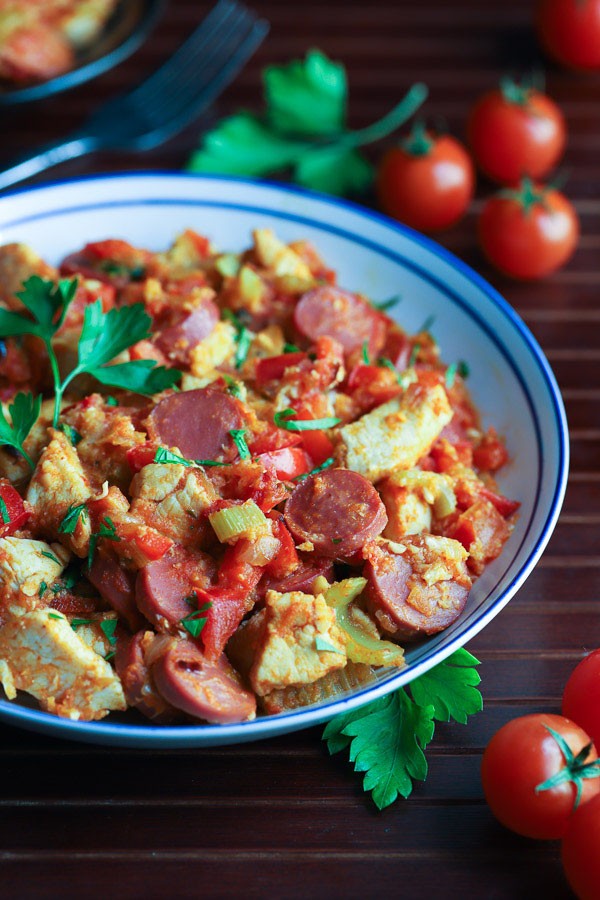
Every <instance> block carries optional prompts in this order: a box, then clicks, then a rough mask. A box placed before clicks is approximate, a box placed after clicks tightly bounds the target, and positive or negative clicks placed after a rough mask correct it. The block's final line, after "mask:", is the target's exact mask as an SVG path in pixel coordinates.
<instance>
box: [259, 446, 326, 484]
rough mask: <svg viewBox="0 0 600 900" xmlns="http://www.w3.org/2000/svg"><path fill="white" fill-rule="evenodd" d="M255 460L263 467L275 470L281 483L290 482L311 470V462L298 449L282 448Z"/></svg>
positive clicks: (261, 455) (304, 453)
mask: <svg viewBox="0 0 600 900" xmlns="http://www.w3.org/2000/svg"><path fill="white" fill-rule="evenodd" d="M256 459H257V460H258V461H259V462H260V463H261V464H262V465H263V466H264V467H265V468H273V469H275V473H276V475H277V477H278V478H279V479H280V480H281V481H291V480H292V478H296V477H297V476H298V475H305V474H306V472H310V470H311V469H312V468H313V461H312V459H311V458H310V457H309V456H308V454H307V453H306V451H304V450H302V449H301V448H300V447H283V448H282V449H281V450H272V451H271V452H270V453H260V454H259V455H258V456H257V457H256Z"/></svg>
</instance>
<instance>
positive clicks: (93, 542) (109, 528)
mask: <svg viewBox="0 0 600 900" xmlns="http://www.w3.org/2000/svg"><path fill="white" fill-rule="evenodd" d="M100 538H106V539H107V540H109V541H120V540H121V538H120V537H119V535H118V534H117V530H116V528H115V524H114V522H113V521H112V519H110V518H109V517H108V516H106V517H105V518H104V519H103V520H102V522H101V523H100V528H99V529H98V531H95V532H93V534H92V535H91V537H90V548H89V550H88V557H87V567H88V569H91V568H92V562H93V561H94V554H95V552H96V547H97V546H98V541H99V540H100Z"/></svg>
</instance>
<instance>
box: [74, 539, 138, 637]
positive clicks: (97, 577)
mask: <svg viewBox="0 0 600 900" xmlns="http://www.w3.org/2000/svg"><path fill="white" fill-rule="evenodd" d="M87 577H88V579H89V581H91V583H92V584H93V585H94V587H95V588H96V590H97V591H98V593H99V594H100V596H101V597H102V598H103V599H104V600H106V602H107V603H108V604H110V606H112V608H113V609H114V610H115V612H117V613H118V614H119V616H121V618H122V619H124V620H125V622H126V623H127V625H128V627H129V629H130V631H137V630H138V629H139V628H143V627H144V618H143V616H142V615H141V614H140V611H139V609H138V607H137V606H136V602H135V575H134V574H133V572H130V571H129V570H128V569H124V568H123V566H122V565H121V564H120V563H119V560H118V559H117V558H116V557H115V556H113V555H112V553H111V551H110V550H109V549H107V548H106V547H103V546H102V544H100V546H99V547H98V548H97V549H96V552H95V553H94V559H93V562H92V565H91V567H90V569H89V571H88V572H87Z"/></svg>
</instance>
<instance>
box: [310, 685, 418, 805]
mask: <svg viewBox="0 0 600 900" xmlns="http://www.w3.org/2000/svg"><path fill="white" fill-rule="evenodd" d="M336 722H337V719H334V720H333V721H332V722H330V723H329V725H328V726H327V728H326V729H325V731H324V733H323V738H324V739H325V740H327V741H328V743H329V740H330V739H331V738H332V737H334V738H335V740H334V742H333V747H334V748H336V747H337V749H340V750H341V749H343V748H344V740H345V738H346V737H348V738H349V752H350V762H353V763H354V769H355V771H356V772H364V773H365V775H364V779H363V787H364V790H365V791H371V792H372V796H373V801H374V803H375V805H376V806H377V807H378V809H383V808H384V806H389V805H390V803H393V802H394V800H395V799H396V798H397V797H398V794H400V795H401V796H402V797H408V796H409V794H410V793H411V791H412V787H413V779H418V780H420V781H423V780H424V779H425V778H426V777H427V760H426V759H425V754H424V753H423V750H424V749H425V747H426V746H427V744H429V742H430V741H431V738H432V737H433V731H434V727H435V726H434V722H433V707H431V706H428V707H425V708H424V709H423V708H422V707H420V706H417V704H416V703H414V702H413V701H412V700H411V699H410V697H409V696H408V694H407V693H406V692H405V691H403V690H398V691H395V692H394V693H391V694H388V695H387V696H386V697H381V698H380V699H379V700H374V701H373V703H368V704H367V705H366V706H363V707H361V708H360V709H358V710H355V711H353V712H351V713H347V714H346V715H344V716H343V717H342V722H341V723H340V724H341V725H342V728H341V729H339V730H340V731H341V734H342V735H343V737H342V736H340V735H339V734H338V729H337V728H336ZM337 749H332V746H331V745H330V746H329V752H330V753H335V752H337Z"/></svg>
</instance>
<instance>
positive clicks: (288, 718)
mask: <svg viewBox="0 0 600 900" xmlns="http://www.w3.org/2000/svg"><path fill="white" fill-rule="evenodd" d="M124 179H126V180H132V181H135V180H140V181H142V180H144V179H146V180H154V179H157V180H163V181H164V180H165V179H166V180H167V181H168V180H171V181H174V182H181V181H183V180H186V179H189V180H194V181H195V182H197V183H198V182H202V181H206V182H212V183H219V182H220V183H223V182H224V183H238V184H239V183H242V184H247V185H248V186H251V187H255V188H265V189H267V190H269V191H271V192H273V193H275V194H277V193H289V194H296V195H299V196H300V197H303V198H304V199H306V200H313V201H319V202H320V203H324V204H325V205H328V206H331V207H334V208H337V209H342V210H344V209H346V210H350V211H352V212H353V213H356V214H358V215H359V216H360V217H363V218H365V219H367V220H372V221H374V222H376V223H378V224H380V225H383V226H385V227H386V228H387V229H389V230H391V231H392V232H394V231H395V232H397V233H399V234H401V235H402V236H403V237H405V238H408V239H409V240H411V241H412V242H414V243H416V244H418V245H420V246H421V247H423V248H424V249H425V250H426V251H429V252H430V253H432V254H433V255H434V256H436V257H438V258H440V259H441V260H442V261H443V262H445V263H446V264H448V265H450V266H451V267H452V268H453V269H455V270H456V271H458V273H459V274H461V275H462V276H463V277H465V278H466V279H467V280H468V281H470V282H472V283H473V284H474V285H475V287H477V288H478V289H479V290H480V291H481V292H482V293H484V294H485V296H486V297H487V299H488V300H489V301H491V302H492V304H493V305H494V306H495V307H497V308H498V309H499V310H500V312H501V313H502V314H503V315H504V316H505V318H506V319H508V321H509V323H510V324H511V325H512V327H513V328H514V329H515V330H516V331H517V333H518V335H519V336H520V337H521V339H522V340H523V341H524V343H525V345H526V347H527V349H528V350H529V352H530V354H531V355H532V357H533V359H534V361H535V363H536V364H537V368H538V370H539V372H540V373H541V375H542V380H543V381H544V383H545V386H546V389H547V391H548V394H549V396H550V400H551V405H552V412H553V420H554V424H555V427H556V434H557V438H558V447H557V451H558V466H557V472H556V480H555V484H554V491H553V496H552V500H551V501H550V503H549V506H548V511H547V514H546V519H545V522H544V524H543V526H542V528H541V529H540V532H539V534H538V536H537V539H536V541H535V542H534V545H533V547H532V548H531V550H529V552H528V553H527V556H526V559H525V560H524V563H523V564H522V565H521V567H520V569H519V571H518V572H517V573H516V574H515V576H514V577H513V578H512V580H511V581H510V583H509V584H508V585H506V586H505V587H504V588H503V589H502V590H501V591H500V594H499V596H498V597H497V598H496V599H495V600H494V602H493V603H491V604H490V606H489V607H488V608H487V609H486V610H485V611H484V612H483V613H479V614H478V611H479V609H480V606H481V604H480V605H479V607H478V608H477V609H475V610H473V611H472V613H471V614H470V616H469V618H471V619H473V621H472V622H471V624H469V625H467V627H466V628H463V629H461V630H460V631H459V633H458V634H457V635H456V636H455V637H453V638H452V639H451V640H450V641H448V642H447V643H446V644H445V645H444V646H442V647H438V648H436V649H435V650H434V651H433V652H432V653H431V655H429V656H428V657H427V658H426V659H423V660H420V661H418V662H416V663H413V664H411V665H409V666H407V667H406V668H405V669H403V670H401V672H399V673H398V674H396V675H394V674H392V675H390V676H389V677H388V678H386V679H385V680H382V681H381V682H380V683H378V684H375V685H367V686H365V687H364V688H362V689H359V690H357V691H356V692H355V693H353V694H352V696H351V697H347V698H344V699H341V700H338V701H335V702H333V703H330V704H327V706H325V707H323V706H322V705H321V706H315V707H308V708H306V709H304V710H302V709H300V710H292V711H290V712H287V713H280V714H278V715H276V716H267V717H265V718H257V719H255V720H253V721H251V722H239V723H236V724H234V725H198V726H193V725H192V726H157V725H144V724H141V725H138V724H129V723H111V722H109V721H106V720H104V721H101V722H78V721H73V720H69V719H59V718H57V717H56V716H52V715H50V714H49V713H46V712H43V711H41V710H36V709H29V708H28V707H24V706H14V705H13V704H12V703H11V702H10V701H5V700H0V719H4V720H6V721H11V722H13V723H14V724H20V725H22V726H25V727H27V726H29V727H35V728H36V729H37V730H41V731H45V732H46V733H53V734H55V735H58V736H63V737H70V738H72V739H77V738H79V739H86V740H88V741H89V740H96V741H98V742H103V743H104V742H105V741H111V740H112V741H113V742H115V743H116V742H119V741H124V742H126V744H127V745H131V744H132V743H140V744H142V745H143V744H144V743H146V744H148V745H149V744H150V743H153V744H154V745H155V746H157V745H159V744H172V745H175V744H177V745H179V746H184V745H188V744H189V745H197V746H201V745H202V744H204V743H213V744H216V743H218V742H219V740H220V739H222V740H223V742H228V741H229V742H233V741H235V740H236V739H238V740H244V739H246V740H250V739H259V738H261V737H269V736H273V735H275V734H277V733H278V732H280V731H281V732H285V731H287V730H292V729H296V728H297V729H300V728H304V727H309V726H310V725H316V724H319V723H320V722H323V721H325V720H327V719H330V718H332V717H333V716H335V715H337V714H339V713H341V712H348V711H350V710H352V709H354V708H356V707H358V706H361V705H362V704H363V703H367V702H370V701H372V700H375V699H377V698H378V697H381V696H383V695H384V694H387V693H389V692H390V691H392V690H394V689H396V688H398V687H401V686H402V685H403V684H406V683H408V682H409V681H411V680H413V679H414V678H417V677H419V675H422V674H423V673H424V672H426V671H428V670H429V669H430V668H432V667H433V666H434V665H437V664H438V663H440V662H442V661H443V660H444V659H446V658H447V657H448V656H449V655H451V654H452V653H453V652H455V650H457V649H459V647H462V646H463V645H464V644H466V643H467V642H468V641H469V640H471V639H472V638H473V637H474V636H475V635H476V634H477V633H478V632H479V631H481V630H482V629H483V628H484V627H485V626H486V625H487V624H488V622H489V621H490V620H491V619H492V618H494V616H495V615H496V614H497V613H498V612H499V611H500V610H501V609H502V607H503V606H505V605H506V604H507V603H508V602H509V600H510V599H511V597H513V596H514V594H515V593H516V592H517V590H518V589H519V588H520V587H521V585H522V584H523V582H524V581H525V580H526V578H527V577H528V576H529V575H530V573H531V571H532V570H533V568H534V566H535V565H536V563H537V561H538V559H539V558H540V556H541V554H542V552H543V550H544V548H545V546H546V544H547V543H548V540H549V538H550V536H551V534H552V531H553V529H554V526H555V524H556V521H557V519H558V515H559V513H560V509H561V506H562V501H563V498H564V494H565V490H566V484H567V476H568V463H569V442H568V428H567V420H566V414H565V410H564V405H563V402H562V397H561V394H560V390H559V388H558V385H557V383H556V379H555V377H554V373H553V372H552V370H551V368H550V365H549V363H548V361H547V360H546V357H545V356H544V354H543V351H542V350H541V348H540V346H539V344H538V342H537V341H536V339H535V338H534V336H533V335H532V334H531V332H530V331H529V329H528V328H527V326H526V325H525V323H524V322H523V321H522V320H521V318H520V317H519V316H518V314H517V313H516V312H515V310H513V309H512V307H511V306H510V305H509V304H508V302H507V301H506V300H505V299H504V298H503V297H502V296H501V294H500V293H499V292H498V291H497V290H496V289H495V288H493V287H492V286H491V285H490V284H489V283H488V282H487V281H486V280H485V279H484V278H483V277H482V276H480V275H478V274H477V272H475V271H474V270H473V269H472V268H471V267H470V266H469V265H467V263H464V262H463V261H462V260H460V259H459V258H458V257H456V256H454V254H453V253H451V252H450V251H449V250H446V248H444V247H442V246H440V245H439V244H437V243H435V242H434V241H432V240H431V239H430V238H427V237H424V236H423V235H422V234H419V233H418V232H416V231H413V229H411V228H408V227H407V226H405V225H403V224H401V223H398V222H395V221H394V220H392V219H389V218H388V217H387V216H384V215H383V214H381V213H378V212H375V211H373V210H370V209H367V208H365V207H362V206H361V205H360V204H358V203H354V202H352V201H349V200H340V199H339V198H335V197H331V196H327V195H323V194H319V193H317V192H315V191H311V190H307V189H305V188H300V187H297V186H296V185H288V184H280V183H278V182H273V181H269V180H267V179H252V178H242V177H236V176H221V175H199V174H198V175H197V174H191V173H179V172H169V171H161V170H149V171H136V172H131V173H130V172H119V173H114V174H113V173H111V174H99V175H92V176H81V177H77V178H70V179H60V180H56V181H52V182H46V183H44V184H41V185H33V186H31V187H27V188H24V189H21V190H18V189H16V190H11V191H10V192H7V193H5V194H4V195H3V196H1V197H0V211H1V209H2V207H3V206H4V205H5V204H4V202H3V201H4V199H5V198H9V197H11V196H15V195H24V194H30V193H35V192H45V191H48V190H49V189H52V188H60V187H68V186H70V185H75V184H78V183H81V182H96V181H106V182H119V181H122V180H124ZM188 199H189V200H190V202H191V203H194V202H196V204H197V205H201V204H202V200H201V199H200V198H198V200H197V201H194V200H193V198H188ZM149 202H151V198H145V199H144V198H130V199H122V200H120V201H116V203H118V204H119V205H123V206H129V205H136V204H144V203H149ZM159 202H160V203H172V204H177V203H182V202H183V203H185V202H186V198H181V197H180V198H168V197H165V198H160V200H159ZM209 203H212V204H213V205H216V206H220V207H226V208H229V209H232V208H235V207H237V208H239V209H243V208H244V204H243V203H241V202H240V203H234V204H228V203H219V202H218V201H209ZM106 205H113V201H110V200H107V201H104V202H102V201H99V202H94V201H91V202H90V203H88V204H80V205H78V206H77V207H71V206H70V207H65V208H63V209H61V208H53V209H51V210H48V211H46V212H45V213H39V214H33V215H28V216H24V217H21V218H15V219H12V220H9V221H5V222H2V221H0V227H6V228H9V227H14V226H15V225H18V224H23V223H25V222H27V221H32V220H33V219H39V218H44V217H46V216H48V217H50V216H54V215H57V214H60V213H66V212H69V211H70V212H75V211H77V210H81V211H82V212H83V211H84V210H85V209H87V210H89V209H91V208H94V207H103V206H104V207H105V206H106ZM246 208H247V207H246ZM257 211H259V210H258V208H257ZM261 211H263V212H265V213H268V214H271V213H274V214H276V215H277V216H279V217H280V218H284V219H287V220H288V221H289V220H296V221H297V220H298V219H301V218H303V217H302V216H300V215H295V214H294V213H292V212H290V213H286V212H283V211H281V210H271V209H269V208H265V207H264V206H263V207H261ZM304 218H305V220H306V221H307V222H308V221H310V224H311V225H313V226H314V227H317V228H320V229H321V230H325V231H334V233H336V234H338V235H341V236H343V237H346V238H348V239H350V240H354V241H356V240H357V239H358V240H359V241H360V242H361V243H363V244H366V245H367V246H370V247H371V248H372V249H373V250H375V251H378V252H380V253H381V252H383V253H384V254H385V255H387V256H389V257H391V258H393V259H395V260H396V261H397V262H398V263H399V264H400V265H404V266H406V264H407V262H408V263H409V267H410V268H412V270H413V271H415V272H417V274H419V275H420V276H421V277H422V278H424V279H425V280H426V281H429V282H430V283H431V282H433V283H434V284H435V286H436V287H437V288H438V290H442V291H443V292H444V293H445V294H447V295H448V294H450V295H451V299H453V301H454V302H455V303H456V302H457V301H458V302H459V303H460V305H461V306H462V307H463V309H465V310H466V312H467V313H468V314H469V315H470V316H471V318H473V319H474V320H475V321H476V323H477V325H478V326H480V327H483V329H484V331H486V332H487V333H488V336H490V337H491V338H492V339H493V341H494V343H495V344H496V345H497V346H498V348H499V349H500V351H501V352H502V353H503V355H504V357H505V359H507V361H508V362H509V363H510V365H511V367H512V369H513V372H514V374H515V375H516V377H517V379H518V380H519V382H520V384H521V386H522V389H523V391H524V393H525V397H526V399H527V402H528V403H529V405H530V409H531V413H532V417H533V420H534V425H535V428H536V430H537V431H538V443H539V423H538V420H537V416H536V413H535V406H534V405H533V402H532V400H531V396H530V394H529V392H528V390H527V387H526V385H525V383H524V381H523V379H522V377H521V376H520V372H519V369H518V367H517V366H516V363H514V361H513V360H512V354H511V353H510V351H509V350H508V348H507V346H506V344H505V343H504V341H502V340H500V339H499V338H498V337H497V335H495V334H493V333H492V332H491V331H490V329H489V328H488V327H487V326H486V324H485V321H484V320H482V319H481V317H479V315H478V314H477V313H476V312H475V311H474V309H473V308H471V307H470V306H468V304H466V303H465V302H464V301H461V300H460V298H459V297H458V295H456V294H455V292H454V291H453V290H452V289H450V288H448V287H446V286H444V283H443V282H440V280H439V279H438V278H437V277H435V276H432V275H430V274H429V273H428V272H427V271H426V270H425V269H422V268H421V266H419V265H417V264H415V263H411V261H410V260H406V259H405V258H404V256H403V255H402V254H401V253H396V252H394V251H391V250H390V249H389V248H388V247H384V246H380V245H379V243H378V241H377V240H366V239H364V238H362V237H360V236H359V235H357V234H356V233H353V232H351V231H345V230H344V229H343V228H338V227H336V226H329V225H327V224H325V223H324V222H322V221H320V220H318V219H309V217H308V216H304ZM539 449H540V448H539V447H538V450H539ZM541 474H542V465H541V463H540V469H539V475H538V482H539V480H541ZM538 502H539V483H538V493H537V496H536V499H535V502H534V505H533V509H532V513H531V518H530V522H529V524H528V526H527V527H526V529H525V534H524V536H523V539H522V541H521V543H520V545H519V547H518V548H517V550H516V552H515V554H514V556H513V561H512V562H511V563H509V565H508V567H507V570H508V569H510V567H511V566H512V565H514V560H515V558H516V557H517V556H518V555H519V553H521V552H522V549H523V545H524V543H525V541H526V539H527V537H528V533H529V529H530V527H531V519H532V518H533V516H534V515H535V513H536V511H537V506H538ZM506 574H507V573H505V575H506ZM503 577H505V576H503ZM496 589H497V585H495V586H494V587H493V588H492V589H491V590H492V591H493V590H496ZM485 600H486V598H484V599H483V600H482V601H481V603H484V602H485ZM459 621H460V620H459Z"/></svg>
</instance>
